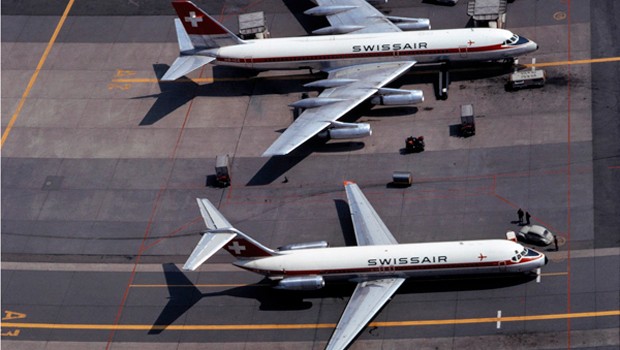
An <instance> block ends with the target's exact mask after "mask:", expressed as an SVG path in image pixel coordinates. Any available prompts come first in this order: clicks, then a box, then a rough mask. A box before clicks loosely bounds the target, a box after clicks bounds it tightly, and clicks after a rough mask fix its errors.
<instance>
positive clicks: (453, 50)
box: [217, 44, 508, 64]
mask: <svg viewBox="0 0 620 350" xmlns="http://www.w3.org/2000/svg"><path fill="white" fill-rule="evenodd" d="M506 49H508V47H506V46H503V45H501V44H498V45H492V46H483V47H468V48H460V49H459V48H451V49H438V50H407V51H374V52H373V51H368V52H354V53H344V54H330V55H311V56H285V57H264V58H254V57H247V58H232V57H217V60H218V61H220V62H227V63H252V64H260V63H278V62H296V61H326V60H341V59H342V60H350V59H358V58H370V57H402V56H421V55H443V54H463V55H466V54H468V53H471V52H476V53H479V52H492V51H500V50H506Z"/></svg>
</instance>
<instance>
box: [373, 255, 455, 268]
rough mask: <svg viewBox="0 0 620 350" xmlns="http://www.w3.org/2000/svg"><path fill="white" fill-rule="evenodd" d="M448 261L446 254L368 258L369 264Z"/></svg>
mask: <svg viewBox="0 0 620 350" xmlns="http://www.w3.org/2000/svg"><path fill="white" fill-rule="evenodd" d="M442 262H448V257H447V256H444V255H440V256H430V257H429V256H425V257H419V256H412V257H410V258H406V257H405V258H384V259H381V258H379V259H368V266H377V265H414V264H429V263H442Z"/></svg>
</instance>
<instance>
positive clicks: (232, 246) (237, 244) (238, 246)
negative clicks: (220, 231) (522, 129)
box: [228, 241, 245, 255]
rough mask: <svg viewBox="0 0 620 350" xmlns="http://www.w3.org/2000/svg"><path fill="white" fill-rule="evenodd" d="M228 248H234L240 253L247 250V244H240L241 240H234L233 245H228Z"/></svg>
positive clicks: (236, 252)
mask: <svg viewBox="0 0 620 350" xmlns="http://www.w3.org/2000/svg"><path fill="white" fill-rule="evenodd" d="M228 249H230V250H233V251H234V252H235V254H237V255H239V254H241V252H242V251H244V250H245V246H243V245H239V242H237V241H234V242H233V244H232V245H229V246H228Z"/></svg>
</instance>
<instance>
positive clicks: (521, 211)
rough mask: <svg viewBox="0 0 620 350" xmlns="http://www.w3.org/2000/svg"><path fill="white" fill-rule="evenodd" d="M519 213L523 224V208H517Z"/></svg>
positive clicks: (520, 221) (520, 222)
mask: <svg viewBox="0 0 620 350" xmlns="http://www.w3.org/2000/svg"><path fill="white" fill-rule="evenodd" d="M517 215H518V216H519V224H522V223H523V210H521V208H519V210H517Z"/></svg>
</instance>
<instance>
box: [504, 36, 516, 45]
mask: <svg viewBox="0 0 620 350" xmlns="http://www.w3.org/2000/svg"><path fill="white" fill-rule="evenodd" d="M518 41H519V36H518V35H517V34H513V35H512V36H511V37H510V39H508V40H506V41H504V45H514V44H516V43H517V42H518Z"/></svg>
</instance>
